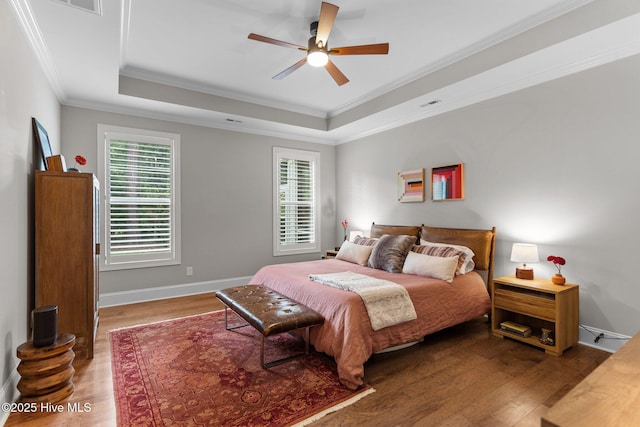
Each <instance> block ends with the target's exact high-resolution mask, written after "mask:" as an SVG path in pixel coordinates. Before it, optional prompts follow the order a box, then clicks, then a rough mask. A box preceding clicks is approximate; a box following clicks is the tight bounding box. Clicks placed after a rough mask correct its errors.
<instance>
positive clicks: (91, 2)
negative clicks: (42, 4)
mask: <svg viewBox="0 0 640 427" xmlns="http://www.w3.org/2000/svg"><path fill="white" fill-rule="evenodd" d="M53 1H55V2H56V3H62V4H66V5H69V6H71V7H76V8H78V9H82V10H86V11H87V12H91V13H95V14H96V15H102V0H53Z"/></svg>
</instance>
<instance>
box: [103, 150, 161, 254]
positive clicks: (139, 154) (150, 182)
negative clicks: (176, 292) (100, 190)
mask: <svg viewBox="0 0 640 427" xmlns="http://www.w3.org/2000/svg"><path fill="white" fill-rule="evenodd" d="M109 164H110V168H109V172H110V174H109V184H110V187H109V192H110V195H111V198H110V202H111V203H110V209H111V212H110V216H111V224H110V228H109V240H110V247H111V255H113V256H118V255H128V254H139V253H150V252H163V251H164V252H167V251H170V250H171V148H170V147H168V146H166V145H156V144H142V143H137V142H130V141H110V143H109Z"/></svg>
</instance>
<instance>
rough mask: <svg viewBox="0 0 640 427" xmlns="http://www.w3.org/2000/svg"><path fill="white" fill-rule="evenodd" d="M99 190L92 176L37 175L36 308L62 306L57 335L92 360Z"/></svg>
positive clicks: (98, 233)
mask: <svg viewBox="0 0 640 427" xmlns="http://www.w3.org/2000/svg"><path fill="white" fill-rule="evenodd" d="M99 203H100V185H99V183H98V180H97V179H96V177H95V176H94V175H93V174H91V173H79V172H52V171H36V182H35V262H36V271H35V306H36V307H42V306H50V305H57V306H58V334H63V333H70V334H74V335H75V336H76V345H75V347H74V350H75V351H76V353H77V352H78V351H82V350H85V349H86V355H87V357H88V358H93V346H94V343H95V336H96V329H97V327H98V295H99V282H98V272H99V254H100V243H99V242H100V238H99V236H100V228H99V222H98V218H99V211H100V209H99Z"/></svg>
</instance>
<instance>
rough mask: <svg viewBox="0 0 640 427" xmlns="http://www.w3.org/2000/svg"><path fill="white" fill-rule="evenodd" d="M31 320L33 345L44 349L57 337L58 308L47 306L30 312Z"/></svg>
mask: <svg viewBox="0 0 640 427" xmlns="http://www.w3.org/2000/svg"><path fill="white" fill-rule="evenodd" d="M31 316H32V320H33V345H34V346H35V347H46V346H48V345H51V344H53V343H54V342H55V341H56V338H57V337H58V306H57V305H48V306H45V307H38V308H35V309H34V310H33V311H32V312H31Z"/></svg>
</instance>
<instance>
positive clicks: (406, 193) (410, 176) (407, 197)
mask: <svg viewBox="0 0 640 427" xmlns="http://www.w3.org/2000/svg"><path fill="white" fill-rule="evenodd" d="M398 201H399V202H402V203H406V202H424V168H422V169H412V170H408V171H404V172H398Z"/></svg>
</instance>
